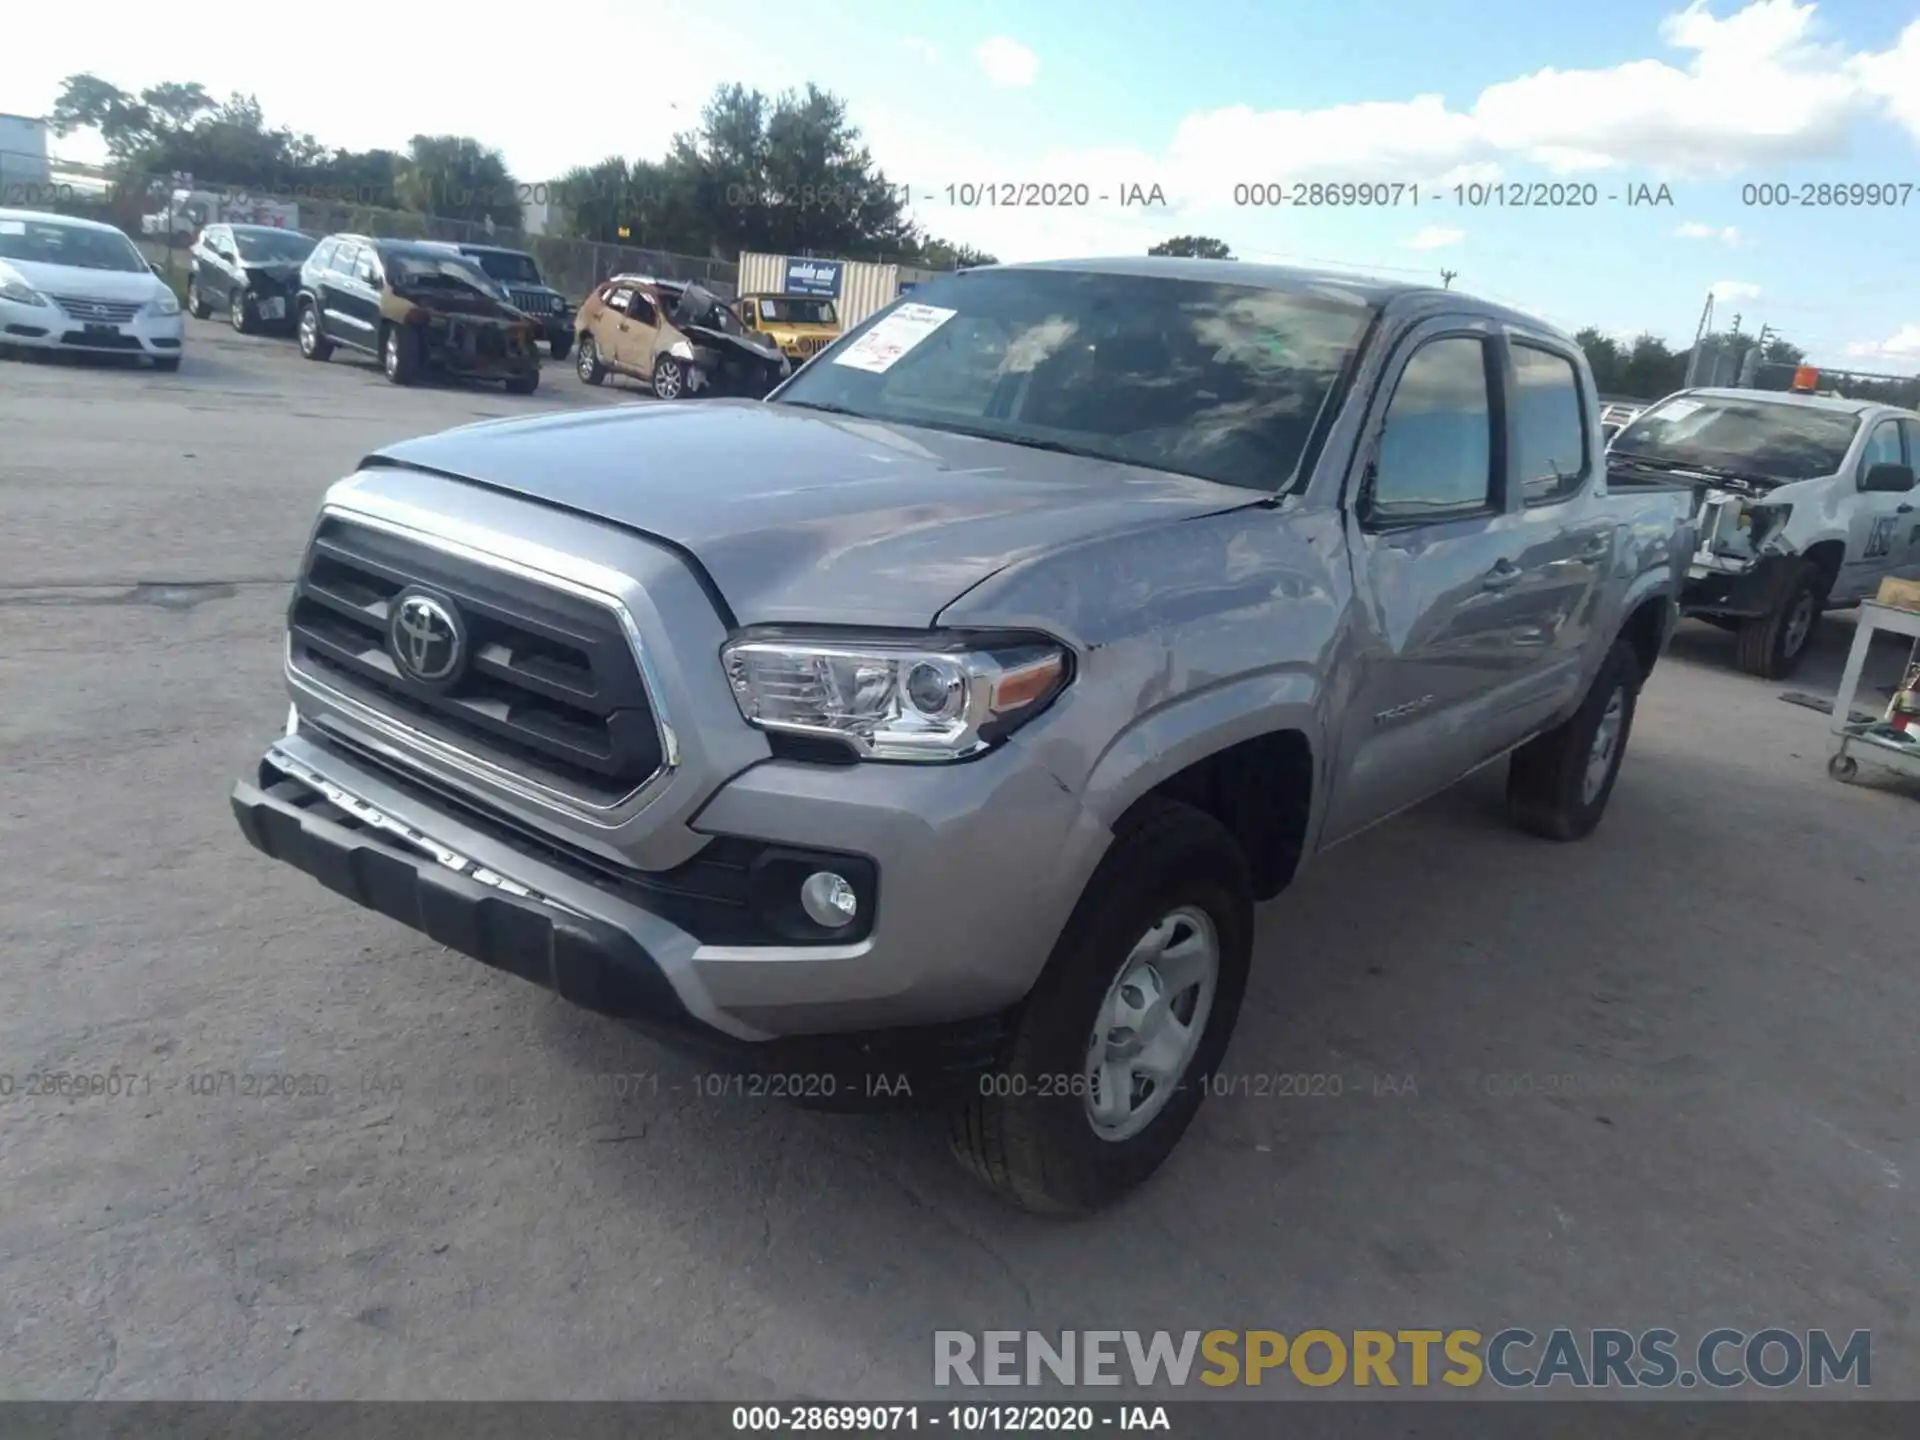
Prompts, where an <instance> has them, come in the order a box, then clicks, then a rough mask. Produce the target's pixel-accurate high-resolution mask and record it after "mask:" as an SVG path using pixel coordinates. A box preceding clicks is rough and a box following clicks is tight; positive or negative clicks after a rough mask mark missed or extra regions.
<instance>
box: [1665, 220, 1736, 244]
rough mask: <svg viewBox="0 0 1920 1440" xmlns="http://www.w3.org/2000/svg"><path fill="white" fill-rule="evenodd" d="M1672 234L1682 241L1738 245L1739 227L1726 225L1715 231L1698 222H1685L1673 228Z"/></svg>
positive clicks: (1709, 226) (1711, 227)
mask: <svg viewBox="0 0 1920 1440" xmlns="http://www.w3.org/2000/svg"><path fill="white" fill-rule="evenodd" d="M1673 233H1674V234H1675V235H1676V236H1677V237H1679V238H1680V239H1682V240H1718V241H1719V242H1720V243H1721V244H1723V245H1732V246H1738V245H1739V244H1740V227H1739V226H1738V225H1726V226H1722V227H1721V228H1719V229H1717V230H1716V229H1715V228H1714V227H1713V226H1711V225H1706V224H1702V223H1701V222H1700V221H1698V220H1687V221H1683V222H1682V223H1681V224H1679V225H1677V226H1675V227H1674V231H1673Z"/></svg>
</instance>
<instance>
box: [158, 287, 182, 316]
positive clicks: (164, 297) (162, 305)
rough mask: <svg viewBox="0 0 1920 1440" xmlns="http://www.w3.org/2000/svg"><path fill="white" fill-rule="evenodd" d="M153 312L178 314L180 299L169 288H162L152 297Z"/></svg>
mask: <svg viewBox="0 0 1920 1440" xmlns="http://www.w3.org/2000/svg"><path fill="white" fill-rule="evenodd" d="M153 313H154V314H156V315H178V314H179V313H180V301H179V298H178V297H177V296H175V295H174V293H173V292H172V291H171V290H162V291H161V292H160V293H159V294H158V295H156V296H154V297H153Z"/></svg>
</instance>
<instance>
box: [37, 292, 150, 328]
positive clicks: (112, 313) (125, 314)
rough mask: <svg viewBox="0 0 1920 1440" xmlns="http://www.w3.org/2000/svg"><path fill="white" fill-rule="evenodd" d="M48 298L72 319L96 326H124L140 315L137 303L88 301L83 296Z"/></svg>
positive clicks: (55, 296)
mask: <svg viewBox="0 0 1920 1440" xmlns="http://www.w3.org/2000/svg"><path fill="white" fill-rule="evenodd" d="M48 298H49V299H51V300H52V301H53V303H54V304H56V305H58V306H59V307H60V308H61V309H62V310H64V311H66V312H67V314H69V315H71V316H72V317H73V318H74V319H76V320H82V321H89V322H92V323H94V324H97V325H125V324H126V323H127V322H128V321H129V320H131V319H133V317H134V316H136V315H138V314H139V313H140V305H139V302H137V301H136V302H134V303H132V304H128V303H127V302H126V301H124V300H89V299H87V298H86V297H85V296H84V295H51V296H49V297H48Z"/></svg>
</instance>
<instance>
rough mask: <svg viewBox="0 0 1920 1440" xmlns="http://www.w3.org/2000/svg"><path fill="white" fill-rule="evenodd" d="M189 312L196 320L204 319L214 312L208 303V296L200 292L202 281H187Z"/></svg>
mask: <svg viewBox="0 0 1920 1440" xmlns="http://www.w3.org/2000/svg"><path fill="white" fill-rule="evenodd" d="M187 313H188V314H189V315H191V316H192V317H193V318H194V319H196V320H204V319H206V318H207V316H209V315H211V314H212V313H213V307H212V306H210V305H208V304H207V297H206V296H204V295H202V294H201V293H200V282H199V281H198V280H189V281H188V282H187Z"/></svg>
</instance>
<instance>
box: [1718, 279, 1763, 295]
mask: <svg viewBox="0 0 1920 1440" xmlns="http://www.w3.org/2000/svg"><path fill="white" fill-rule="evenodd" d="M1707 289H1708V290H1709V291H1710V292H1711V293H1712V295H1713V298H1714V299H1715V300H1758V299H1759V298H1760V287H1759V286H1758V285H1756V284H1754V283H1753V282H1752V281H1751V280H1716V281H1714V282H1713V284H1711V285H1709V286H1708V287H1707Z"/></svg>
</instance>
